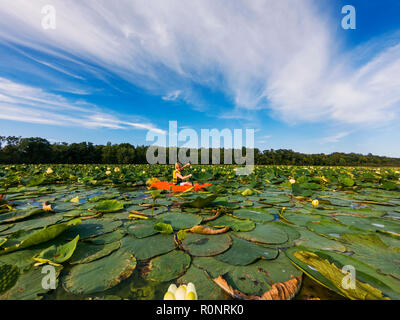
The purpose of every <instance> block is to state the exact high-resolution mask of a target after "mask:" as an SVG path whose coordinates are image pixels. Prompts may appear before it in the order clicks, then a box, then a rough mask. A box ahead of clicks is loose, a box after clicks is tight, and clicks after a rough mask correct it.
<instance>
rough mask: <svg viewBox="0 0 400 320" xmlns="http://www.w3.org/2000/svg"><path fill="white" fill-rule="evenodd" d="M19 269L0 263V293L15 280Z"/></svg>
mask: <svg viewBox="0 0 400 320" xmlns="http://www.w3.org/2000/svg"><path fill="white" fill-rule="evenodd" d="M19 274H20V271H19V269H18V267H16V266H13V265H10V264H0V294H2V293H4V292H6V291H7V290H9V289H11V288H12V287H13V286H14V285H15V284H16V282H17V280H18V277H19Z"/></svg>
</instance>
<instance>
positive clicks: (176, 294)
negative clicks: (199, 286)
mask: <svg viewBox="0 0 400 320" xmlns="http://www.w3.org/2000/svg"><path fill="white" fill-rule="evenodd" d="M164 300H197V292H196V287H195V286H194V284H193V283H192V282H189V283H188V284H187V285H185V284H182V285H180V286H179V288H177V287H176V285H175V284H171V285H170V286H169V288H168V291H167V292H166V293H165V295H164Z"/></svg>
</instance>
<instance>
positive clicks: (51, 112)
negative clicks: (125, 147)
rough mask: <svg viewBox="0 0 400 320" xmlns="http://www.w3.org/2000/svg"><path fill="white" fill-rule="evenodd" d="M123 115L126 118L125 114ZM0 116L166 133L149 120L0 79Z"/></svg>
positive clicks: (29, 120)
mask: <svg viewBox="0 0 400 320" xmlns="http://www.w3.org/2000/svg"><path fill="white" fill-rule="evenodd" d="M125 118H126V117H125ZM0 119H5V120H11V121H20V122H27V123H37V124H46V125H57V126H79V127H85V128H92V129H94V128H108V129H125V130H126V129H132V128H133V129H138V130H148V131H154V132H157V133H161V134H166V132H165V130H161V129H158V128H157V127H155V126H154V125H152V124H151V123H146V122H144V121H143V119H139V118H138V122H129V121H126V120H121V119H120V118H119V117H117V116H115V115H113V114H111V113H110V112H106V111H104V110H102V109H101V108H99V107H97V106H95V105H92V104H89V103H86V102H84V101H82V100H78V101H70V100H67V99H65V98H64V97H62V96H59V95H56V94H53V93H48V92H46V91H44V90H42V89H39V88H35V87H31V86H27V85H23V84H20V83H16V82H13V81H10V80H8V79H5V78H0Z"/></svg>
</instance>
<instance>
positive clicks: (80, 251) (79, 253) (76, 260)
mask: <svg viewBox="0 0 400 320" xmlns="http://www.w3.org/2000/svg"><path fill="white" fill-rule="evenodd" d="M120 246H121V242H120V241H115V242H112V243H109V244H103V245H94V244H90V243H84V242H80V243H79V244H78V246H77V248H76V250H75V252H74V254H73V255H72V257H71V259H70V260H69V263H70V264H80V263H88V262H92V261H95V260H98V259H100V258H103V257H106V256H108V255H109V254H111V253H112V252H114V251H115V250H118V249H119V247H120Z"/></svg>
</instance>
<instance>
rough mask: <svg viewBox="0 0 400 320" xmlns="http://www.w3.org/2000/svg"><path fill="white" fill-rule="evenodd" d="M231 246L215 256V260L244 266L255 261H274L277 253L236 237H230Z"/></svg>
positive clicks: (274, 250) (272, 249)
mask: <svg viewBox="0 0 400 320" xmlns="http://www.w3.org/2000/svg"><path fill="white" fill-rule="evenodd" d="M232 241H233V242H232V246H231V247H230V248H229V249H228V250H227V251H225V252H224V253H221V254H219V255H217V256H215V258H216V259H218V260H221V261H223V262H226V263H229V264H231V265H235V266H246V265H249V264H251V263H253V262H254V261H255V260H257V259H260V258H262V259H267V260H273V259H275V258H276V257H277V256H278V254H279V252H278V250H277V249H275V248H268V247H263V246H261V245H258V244H255V243H253V242H249V241H246V240H243V239H240V238H237V237H232Z"/></svg>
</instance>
